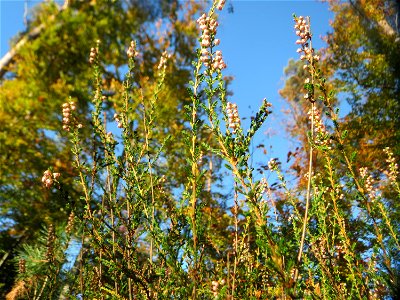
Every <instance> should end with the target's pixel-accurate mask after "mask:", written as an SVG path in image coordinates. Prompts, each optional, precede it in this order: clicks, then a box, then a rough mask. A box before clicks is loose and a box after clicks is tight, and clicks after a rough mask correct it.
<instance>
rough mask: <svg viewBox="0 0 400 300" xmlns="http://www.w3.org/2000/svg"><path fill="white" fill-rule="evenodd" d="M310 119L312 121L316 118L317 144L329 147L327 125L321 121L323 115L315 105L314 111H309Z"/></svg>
mask: <svg viewBox="0 0 400 300" xmlns="http://www.w3.org/2000/svg"><path fill="white" fill-rule="evenodd" d="M308 118H309V120H310V121H311V120H312V119H313V118H314V133H315V134H316V139H315V144H316V145H320V146H328V145H329V138H328V131H327V130H326V128H325V125H324V123H323V122H322V120H321V115H320V113H319V111H318V110H317V108H316V106H315V105H313V107H312V109H310V110H309V111H308ZM329 148H330V147H329Z"/></svg>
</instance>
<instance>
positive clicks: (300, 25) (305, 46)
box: [294, 16, 320, 70]
mask: <svg viewBox="0 0 400 300" xmlns="http://www.w3.org/2000/svg"><path fill="white" fill-rule="evenodd" d="M294 21H295V23H296V24H295V25H294V29H295V30H296V35H297V36H298V37H299V39H298V40H297V41H296V44H297V45H300V46H301V48H298V49H297V53H299V54H300V59H301V60H308V61H309V62H312V61H313V60H314V61H319V59H320V57H319V55H314V48H312V47H311V46H310V44H309V41H310V40H311V32H310V25H309V24H308V23H307V20H305V19H304V17H302V16H300V17H298V18H295V19H294ZM303 68H304V69H305V70H306V69H308V65H307V64H305V65H304V66H303Z"/></svg>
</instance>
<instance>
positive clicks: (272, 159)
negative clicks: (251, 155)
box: [268, 158, 278, 170]
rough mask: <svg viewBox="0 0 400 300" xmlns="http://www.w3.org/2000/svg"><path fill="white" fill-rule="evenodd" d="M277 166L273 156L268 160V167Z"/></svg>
mask: <svg viewBox="0 0 400 300" xmlns="http://www.w3.org/2000/svg"><path fill="white" fill-rule="evenodd" d="M277 167H278V162H277V161H276V159H275V158H271V159H270V160H269V161H268V169H270V170H275V169H276V168H277Z"/></svg>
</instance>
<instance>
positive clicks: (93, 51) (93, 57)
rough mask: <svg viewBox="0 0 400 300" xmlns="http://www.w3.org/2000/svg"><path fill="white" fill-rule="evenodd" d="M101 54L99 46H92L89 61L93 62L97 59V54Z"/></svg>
mask: <svg viewBox="0 0 400 300" xmlns="http://www.w3.org/2000/svg"><path fill="white" fill-rule="evenodd" d="M98 54H99V50H98V48H94V47H92V48H90V55H89V63H90V64H93V63H94V62H95V61H96V58H97V55H98Z"/></svg>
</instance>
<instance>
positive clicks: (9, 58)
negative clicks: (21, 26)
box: [0, 0, 70, 79]
mask: <svg viewBox="0 0 400 300" xmlns="http://www.w3.org/2000/svg"><path fill="white" fill-rule="evenodd" d="M69 4H70V0H65V1H64V4H63V6H61V8H60V9H59V11H58V13H57V15H58V14H59V13H61V12H62V11H64V10H66V9H67V8H68V6H69ZM57 15H54V16H51V17H50V20H54V19H55V18H56V16H57ZM43 29H45V25H44V24H40V25H39V26H37V27H35V28H33V29H32V30H31V31H30V32H28V33H27V34H26V35H25V36H24V37H23V38H21V39H20V40H19V41H18V43H17V44H16V45H15V46H14V47H12V48H11V49H10V51H8V52H7V53H6V54H5V55H4V56H3V57H2V58H1V59H0V79H2V78H3V76H4V75H5V74H6V73H7V71H8V70H7V67H8V66H9V65H10V64H11V63H12V62H13V61H14V57H15V55H16V54H17V53H18V51H19V50H20V49H21V48H22V47H23V46H24V45H25V44H26V43H27V42H29V41H31V40H34V39H36V38H37V37H38V36H39V35H40V33H41V32H42V31H43Z"/></svg>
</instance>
